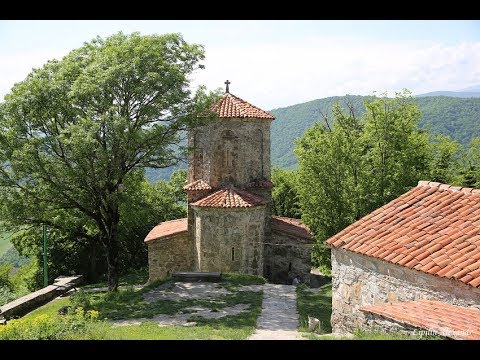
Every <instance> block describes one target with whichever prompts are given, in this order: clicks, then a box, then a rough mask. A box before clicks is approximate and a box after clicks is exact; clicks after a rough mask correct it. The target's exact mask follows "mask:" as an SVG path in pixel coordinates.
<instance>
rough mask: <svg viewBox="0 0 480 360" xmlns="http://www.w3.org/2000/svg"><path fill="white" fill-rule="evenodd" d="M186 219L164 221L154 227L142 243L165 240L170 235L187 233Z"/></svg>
mask: <svg viewBox="0 0 480 360" xmlns="http://www.w3.org/2000/svg"><path fill="white" fill-rule="evenodd" d="M187 225H188V219H187V218H183V219H177V220H170V221H164V222H162V223H160V224H158V225H157V226H155V227H154V228H153V229H152V230H150V232H149V233H148V235H147V236H146V237H145V240H143V241H144V242H148V241H153V240H157V239H160V238H165V237H168V236H172V235H177V234H181V233H183V232H186V231H187Z"/></svg>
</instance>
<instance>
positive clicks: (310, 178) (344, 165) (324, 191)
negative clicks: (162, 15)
mask: <svg viewBox="0 0 480 360" xmlns="http://www.w3.org/2000/svg"><path fill="white" fill-rule="evenodd" d="M332 113H333V120H334V121H333V125H332V126H330V125H329V123H330V121H328V119H325V120H326V121H325V125H323V124H320V123H316V124H315V125H314V126H313V127H311V128H310V129H308V130H307V131H306V132H305V134H304V136H303V137H301V138H300V139H299V140H298V141H297V146H296V148H295V154H296V155H297V156H298V160H299V164H300V169H299V173H298V193H299V198H300V204H301V210H302V220H303V221H304V222H305V223H306V224H307V225H308V226H309V227H310V230H311V231H312V232H313V234H314V235H315V238H316V240H317V244H316V246H315V248H314V252H313V263H314V265H315V266H320V267H321V268H322V269H323V271H326V272H328V269H329V267H330V251H329V250H328V248H327V247H326V246H325V245H324V240H325V239H327V238H329V237H330V236H332V235H334V234H336V233H337V232H338V231H340V230H341V229H343V228H344V227H346V226H347V225H348V224H350V223H351V222H352V221H353V220H354V219H355V217H356V216H357V214H358V211H359V209H358V207H359V206H360V205H359V203H360V197H359V196H358V194H357V193H358V187H359V179H360V177H361V173H360V172H361V168H360V165H361V164H360V153H361V151H360V144H361V135H362V125H361V123H360V120H359V119H358V118H357V117H356V116H355V112H354V110H353V107H351V106H349V111H348V112H345V111H344V110H343V109H342V108H341V107H340V105H335V106H334V107H333V109H332Z"/></svg>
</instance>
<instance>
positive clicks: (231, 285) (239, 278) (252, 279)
mask: <svg viewBox="0 0 480 360" xmlns="http://www.w3.org/2000/svg"><path fill="white" fill-rule="evenodd" d="M266 282H267V280H266V279H265V278H263V277H261V276H256V275H248V274H238V273H222V277H221V282H220V286H222V287H224V288H225V289H227V290H230V291H234V290H236V289H238V287H240V286H248V285H263V284H265V283H266Z"/></svg>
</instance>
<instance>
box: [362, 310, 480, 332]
mask: <svg viewBox="0 0 480 360" xmlns="http://www.w3.org/2000/svg"><path fill="white" fill-rule="evenodd" d="M360 310H362V311H365V312H369V313H372V314H376V315H380V316H382V317H385V318H388V319H392V320H395V321H397V322H402V323H406V324H410V325H414V326H416V327H420V328H424V329H428V330H430V331H434V332H436V333H437V334H439V335H443V336H447V337H450V338H453V339H458V340H480V310H477V309H472V308H464V307H461V306H455V305H450V304H447V303H444V302H440V301H430V300H417V301H409V302H397V303H393V304H382V305H371V306H364V307H362V308H361V309H360Z"/></svg>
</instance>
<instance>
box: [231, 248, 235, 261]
mask: <svg viewBox="0 0 480 360" xmlns="http://www.w3.org/2000/svg"><path fill="white" fill-rule="evenodd" d="M232 261H235V248H234V247H232Z"/></svg>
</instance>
